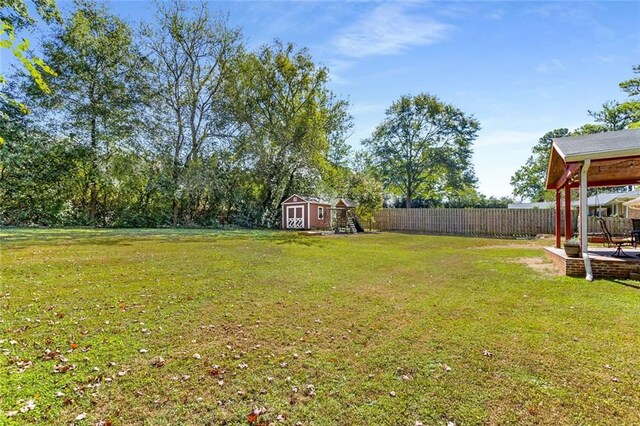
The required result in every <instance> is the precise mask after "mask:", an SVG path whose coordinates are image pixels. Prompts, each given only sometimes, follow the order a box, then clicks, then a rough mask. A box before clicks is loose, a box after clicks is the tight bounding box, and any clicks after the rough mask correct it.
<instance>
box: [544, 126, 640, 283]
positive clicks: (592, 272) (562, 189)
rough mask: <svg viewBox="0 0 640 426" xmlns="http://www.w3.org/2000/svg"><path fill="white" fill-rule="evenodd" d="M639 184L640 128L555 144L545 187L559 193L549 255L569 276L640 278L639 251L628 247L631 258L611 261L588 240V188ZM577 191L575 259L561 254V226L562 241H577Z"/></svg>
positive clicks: (587, 136)
mask: <svg viewBox="0 0 640 426" xmlns="http://www.w3.org/2000/svg"><path fill="white" fill-rule="evenodd" d="M638 184H640V129H633V130H621V131H616V132H606V133H596V134H592V135H584V136H574V137H567V138H555V139H553V143H552V145H551V155H550V158H549V166H548V168H547V180H546V188H547V189H548V190H554V191H555V192H556V199H555V247H554V248H549V249H546V252H547V255H548V256H549V257H551V258H552V260H553V261H554V263H555V264H556V265H557V266H559V267H561V268H563V270H564V272H565V273H566V275H572V276H576V275H577V273H578V272H581V275H584V276H586V278H587V280H589V281H590V280H592V279H593V278H594V277H595V278H606V277H611V278H628V277H629V276H630V274H634V273H640V262H639V261H638V260H639V259H640V258H639V257H637V256H638V255H640V251H638V250H633V249H629V250H627V249H626V248H625V252H627V254H628V255H629V256H630V257H628V258H621V257H620V258H617V257H612V256H611V255H610V254H609V253H608V250H604V249H602V248H597V249H595V250H593V249H590V248H589V244H588V238H587V235H588V233H587V230H588V228H587V226H588V224H587V215H588V212H589V209H588V206H587V189H588V188H595V187H611V186H621V185H638ZM576 188H578V189H579V197H578V199H579V203H578V205H579V207H578V210H579V216H578V222H579V224H578V230H579V241H580V251H581V254H582V258H578V259H571V258H568V257H566V255H565V254H564V251H562V249H561V247H562V244H561V243H562V236H563V225H564V238H565V239H566V240H569V239H571V238H572V237H573V235H572V231H571V230H572V227H571V189H576ZM563 195H564V202H563ZM563 207H564V208H563ZM563 212H564V217H563ZM611 254H613V250H611ZM569 259H571V260H569ZM592 259H593V262H592ZM576 262H578V263H579V264H580V266H579V267H578V263H576ZM563 264H564V266H562V265H563ZM621 265H627V266H624V267H623V266H621Z"/></svg>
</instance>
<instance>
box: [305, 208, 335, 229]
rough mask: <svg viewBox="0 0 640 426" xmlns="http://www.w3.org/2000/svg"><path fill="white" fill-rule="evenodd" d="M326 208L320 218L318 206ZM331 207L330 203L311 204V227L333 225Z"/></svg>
mask: <svg viewBox="0 0 640 426" xmlns="http://www.w3.org/2000/svg"><path fill="white" fill-rule="evenodd" d="M319 207H323V208H324V214H323V215H322V219H318V208H319ZM330 208H331V206H330V205H328V204H315V203H310V204H309V228H310V229H325V228H329V227H330V226H331V212H330V211H329V209H330Z"/></svg>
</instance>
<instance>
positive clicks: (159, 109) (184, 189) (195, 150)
mask: <svg viewBox="0 0 640 426" xmlns="http://www.w3.org/2000/svg"><path fill="white" fill-rule="evenodd" d="M241 36H242V34H241V32H240V30H239V29H235V28H230V27H229V26H228V23H227V18H226V17H225V16H213V15H211V14H210V13H209V11H208V7H207V5H206V4H201V5H200V6H197V7H194V8H190V7H188V5H187V4H185V3H182V2H176V3H172V4H160V5H159V9H158V13H157V15H156V22H155V23H154V25H145V26H144V28H143V40H142V41H143V46H144V50H145V52H146V53H147V54H148V58H149V59H150V61H151V65H152V69H151V70H150V73H149V76H148V78H149V80H150V81H151V86H152V92H153V96H152V97H151V101H150V104H151V108H150V110H151V125H150V126H149V127H150V128H149V129H148V135H149V139H150V140H152V141H153V143H152V146H151V147H150V148H151V149H152V150H153V151H155V152H156V153H157V154H158V157H159V159H160V162H161V168H160V173H161V175H162V179H163V180H164V182H165V183H166V185H165V186H164V187H163V188H162V191H163V195H164V196H165V198H166V200H167V201H168V203H169V205H168V206H167V207H166V208H167V209H170V210H171V215H170V217H171V219H170V221H169V223H170V224H172V225H178V224H196V223H200V224H215V223H217V222H218V221H219V220H223V221H226V220H230V219H231V216H232V215H233V214H234V213H235V212H237V209H236V206H237V203H236V200H235V197H236V193H231V192H230V191H229V186H230V185H231V186H235V184H237V183H238V177H239V176H240V175H241V174H242V173H241V170H240V169H239V167H240V160H239V158H238V156H237V155H236V153H235V152H234V150H233V148H231V147H230V146H229V145H230V144H231V140H232V138H233V136H234V133H235V131H236V123H234V122H233V121H232V118H231V114H230V107H229V105H228V97H227V96H226V94H225V91H224V90H225V87H226V86H227V85H228V84H229V82H230V81H232V80H233V79H234V74H235V70H234V69H233V67H232V66H231V62H232V61H233V60H234V58H236V57H237V55H239V54H240V52H241V50H242V44H241ZM223 171H224V172H223Z"/></svg>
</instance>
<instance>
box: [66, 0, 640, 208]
mask: <svg viewBox="0 0 640 426" xmlns="http://www.w3.org/2000/svg"><path fill="white" fill-rule="evenodd" d="M61 5H62V7H63V9H68V8H69V5H70V3H64V2H63V3H61ZM208 5H209V7H210V8H211V9H212V10H219V11H223V12H226V13H229V17H230V23H231V24H232V25H235V26H240V27H242V29H243V32H244V35H245V39H246V41H247V43H248V45H249V46H258V45H261V44H264V43H269V42H271V41H272V40H273V39H275V38H279V39H282V40H283V41H291V42H294V43H296V44H297V45H298V46H306V47H308V48H309V51H310V53H311V55H312V56H313V58H314V59H315V60H316V61H317V62H319V63H321V64H323V65H325V66H327V67H328V68H329V69H330V71H331V76H332V81H331V84H330V87H331V89H332V90H333V91H334V92H336V93H337V94H338V95H340V96H342V97H344V98H348V99H349V100H350V102H351V113H352V114H353V116H354V124H355V128H354V133H353V135H352V136H351V138H350V139H349V142H350V143H351V145H353V146H354V147H359V145H360V141H361V140H362V139H363V138H365V137H367V136H368V135H369V134H370V133H371V131H372V130H373V128H374V127H375V126H376V124H377V123H379V122H380V121H381V120H382V118H383V117H384V111H385V109H386V108H387V107H388V106H389V105H390V104H391V103H392V102H393V101H394V100H395V99H397V98H398V97H399V96H400V95H403V94H417V93H420V92H429V93H431V94H434V95H436V96H438V97H439V98H440V99H441V100H443V101H445V102H448V103H451V104H453V105H455V106H457V107H458V108H460V109H462V110H463V111H465V112H466V113H469V114H473V115H474V116H475V117H476V118H477V119H478V120H479V121H480V123H481V125H482V131H481V132H480V137H479V138H478V140H477V141H476V142H475V154H474V166H475V169H476V174H477V176H478V178H479V189H480V191H481V192H483V193H484V194H486V195H495V196H503V195H509V194H510V193H511V187H510V185H509V179H510V177H511V175H512V174H513V172H514V171H515V170H516V169H517V168H518V167H520V166H521V165H522V164H523V163H524V162H525V161H526V159H527V157H528V156H529V153H530V149H531V147H532V146H533V145H534V144H535V143H536V141H537V140H538V138H539V137H540V136H542V135H543V134H544V133H546V132H547V131H549V130H552V129H554V128H558V127H568V128H570V129H573V128H575V127H578V126H580V125H582V124H585V123H587V122H590V118H589V116H588V114H587V110H589V109H591V110H595V109H598V108H599V107H600V105H601V104H602V103H603V102H605V101H607V100H612V99H618V100H622V99H623V98H624V94H623V92H622V91H621V90H620V89H619V88H618V83H619V82H620V81H623V80H626V79H628V78H631V77H632V72H631V67H632V66H633V65H635V64H640V2H570V1H565V2H520V1H518V2H421V1H407V2H388V3H385V2H365V1H363V2H342V1H340V2H338V1H335V2H327V1H324V2H316V1H304V2H303V1H298V2H293V1H287V2H274V1H261V2H249V1H244V2H209V3H208ZM110 7H111V8H112V10H114V11H115V12H117V13H118V14H119V15H121V16H123V17H125V18H128V20H129V21H131V22H135V21H139V20H140V19H150V18H151V16H152V10H153V7H152V5H151V3H149V2H143V1H112V2H111V3H110Z"/></svg>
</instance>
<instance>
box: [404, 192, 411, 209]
mask: <svg viewBox="0 0 640 426" xmlns="http://www.w3.org/2000/svg"><path fill="white" fill-rule="evenodd" d="M412 202H413V191H411V190H407V199H406V200H405V208H407V209H410V208H411V203H412Z"/></svg>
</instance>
